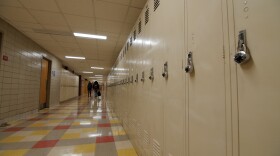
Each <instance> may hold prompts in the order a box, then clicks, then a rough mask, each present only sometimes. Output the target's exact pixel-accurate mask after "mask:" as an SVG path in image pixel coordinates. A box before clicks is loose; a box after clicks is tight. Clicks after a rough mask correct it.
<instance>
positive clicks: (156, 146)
mask: <svg viewBox="0 0 280 156" xmlns="http://www.w3.org/2000/svg"><path fill="white" fill-rule="evenodd" d="M153 156H161V153H160V144H159V143H158V142H157V141H156V140H155V139H153Z"/></svg>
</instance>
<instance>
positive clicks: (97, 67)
mask: <svg viewBox="0 0 280 156" xmlns="http://www.w3.org/2000/svg"><path fill="white" fill-rule="evenodd" d="M91 68H92V69H104V68H102V67H91Z"/></svg>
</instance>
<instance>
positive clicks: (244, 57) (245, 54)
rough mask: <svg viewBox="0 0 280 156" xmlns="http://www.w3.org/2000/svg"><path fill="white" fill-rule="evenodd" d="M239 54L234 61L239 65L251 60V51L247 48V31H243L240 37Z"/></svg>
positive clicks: (237, 53)
mask: <svg viewBox="0 0 280 156" xmlns="http://www.w3.org/2000/svg"><path fill="white" fill-rule="evenodd" d="M237 50H238V51H237V52H236V54H235V55H234V61H235V62H236V63H238V64H242V63H245V62H247V61H248V60H250V54H249V50H248V48H247V46H246V30H242V31H240V32H239V35H238V47H237Z"/></svg>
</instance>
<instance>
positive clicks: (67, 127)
mask: <svg viewBox="0 0 280 156" xmlns="http://www.w3.org/2000/svg"><path fill="white" fill-rule="evenodd" d="M69 127H70V126H56V127H55V128H54V130H62V129H69Z"/></svg>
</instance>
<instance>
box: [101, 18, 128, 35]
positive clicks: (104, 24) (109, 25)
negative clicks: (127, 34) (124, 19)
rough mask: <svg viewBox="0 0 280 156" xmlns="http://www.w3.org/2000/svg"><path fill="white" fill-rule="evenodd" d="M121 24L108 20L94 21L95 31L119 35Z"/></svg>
mask: <svg viewBox="0 0 280 156" xmlns="http://www.w3.org/2000/svg"><path fill="white" fill-rule="evenodd" d="M122 25H123V24H122V23H120V22H113V21H109V20H101V19H97V20H96V29H97V31H106V32H110V33H117V34H119V33H120V32H121V29H122Z"/></svg>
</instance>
